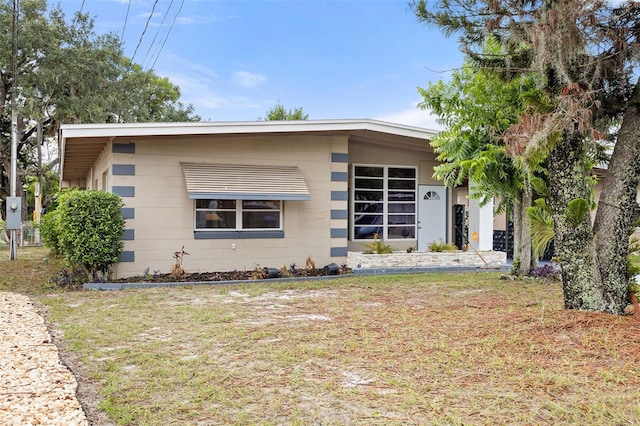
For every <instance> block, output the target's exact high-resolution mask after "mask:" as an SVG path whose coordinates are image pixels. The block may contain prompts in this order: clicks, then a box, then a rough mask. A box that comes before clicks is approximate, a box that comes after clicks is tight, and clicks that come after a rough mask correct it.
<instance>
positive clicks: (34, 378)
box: [0, 292, 89, 426]
mask: <svg viewBox="0 0 640 426" xmlns="http://www.w3.org/2000/svg"><path fill="white" fill-rule="evenodd" d="M77 387H78V384H77V382H76V379H75V377H74V375H73V374H72V373H71V371H69V369H68V368H67V367H65V366H64V365H63V364H62V363H61V362H60V358H59V356H58V348H57V347H56V346H55V345H54V344H53V343H52V340H51V336H50V334H49V332H48V330H47V327H46V325H45V323H44V319H43V318H42V316H40V314H39V313H38V310H37V309H36V308H35V306H34V305H33V303H31V301H30V300H29V298H28V297H26V296H23V295H20V294H16V293H6V292H0V425H16V426H18V425H19V426H28V425H65V426H66V425H69V426H72V425H88V424H89V422H88V420H87V417H86V415H85V413H84V411H83V409H82V407H81V406H80V403H79V402H78V400H77V398H76V389H77Z"/></svg>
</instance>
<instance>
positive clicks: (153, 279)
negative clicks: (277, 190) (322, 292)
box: [112, 264, 351, 283]
mask: <svg viewBox="0 0 640 426" xmlns="http://www.w3.org/2000/svg"><path fill="white" fill-rule="evenodd" d="M349 273H351V269H350V268H348V267H347V266H338V265H335V264H331V265H327V266H325V267H324V268H300V269H293V270H292V269H287V270H280V269H275V268H256V269H254V270H251V271H228V272H197V273H184V274H144V275H138V276H134V277H128V278H119V279H117V280H113V281H112V282H114V283H146V282H148V283H172V282H204V281H242V280H263V279H269V278H304V277H319V276H327V275H343V274H349Z"/></svg>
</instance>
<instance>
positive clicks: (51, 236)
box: [40, 210, 62, 256]
mask: <svg viewBox="0 0 640 426" xmlns="http://www.w3.org/2000/svg"><path fill="white" fill-rule="evenodd" d="M59 236H60V227H59V215H58V211H57V210H54V211H52V212H48V213H47V214H45V215H44V216H42V218H41V219H40V237H41V238H42V244H44V246H45V247H47V248H48V249H49V251H50V252H51V255H52V256H59V255H60V254H61V253H62V251H61V249H60V239H59Z"/></svg>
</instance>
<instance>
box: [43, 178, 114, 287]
mask: <svg viewBox="0 0 640 426" xmlns="http://www.w3.org/2000/svg"><path fill="white" fill-rule="evenodd" d="M122 206H123V202H122V199H121V198H120V196H118V195H116V194H110V193H107V192H102V191H93V190H82V191H79V190H72V191H68V192H64V193H63V194H62V195H61V196H60V200H59V205H58V210H57V212H58V215H59V216H58V220H57V221H58V225H57V229H58V231H59V232H58V244H57V246H58V248H59V250H60V252H61V253H62V255H63V256H64V258H65V260H66V261H67V262H68V263H69V264H70V265H74V266H75V265H78V266H82V267H83V268H84V269H85V270H86V271H87V272H88V274H89V276H90V277H91V278H92V279H94V280H97V281H100V280H101V279H102V278H103V277H104V275H105V274H107V273H108V272H109V268H110V267H111V265H113V264H114V263H117V262H118V260H119V257H120V254H121V253H122V249H123V246H124V245H123V242H122V240H121V239H122V234H123V233H124V218H123V217H122V213H121V211H120V209H121V207H122ZM54 228H55V227H54Z"/></svg>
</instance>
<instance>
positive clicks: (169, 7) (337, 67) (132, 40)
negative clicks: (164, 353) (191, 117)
mask: <svg viewBox="0 0 640 426" xmlns="http://www.w3.org/2000/svg"><path fill="white" fill-rule="evenodd" d="M50 2H51V4H54V3H55V1H54V0H50ZM83 3H84V5H83ZM60 4H61V6H62V8H63V10H64V11H65V13H66V14H67V16H68V17H69V18H70V17H71V15H72V14H73V12H75V11H77V10H79V9H80V8H81V7H82V10H83V12H87V13H89V14H90V16H92V17H93V18H94V19H95V30H96V32H97V33H106V32H114V33H115V34H117V35H119V36H120V35H121V34H123V33H124V37H123V40H124V48H125V54H126V55H127V56H128V57H133V58H134V61H135V62H136V63H139V64H141V65H143V66H144V68H145V69H148V68H153V69H154V71H155V72H156V74H158V75H160V76H163V77H168V78H169V79H170V80H171V82H172V83H174V84H176V85H178V86H180V88H181V92H182V97H181V100H182V101H183V102H184V103H191V104H193V105H194V106H195V108H196V112H197V114H199V115H200V116H201V117H202V118H203V120H213V121H237V120H257V119H259V118H261V117H264V116H265V115H266V111H267V110H268V109H269V108H271V107H273V106H274V105H275V104H276V103H277V102H278V101H279V102H280V103H281V104H282V105H284V106H285V107H286V108H294V107H302V108H303V110H304V112H305V113H307V114H309V118H310V119H350V118H352V119H355V118H372V119H379V120H385V121H392V122H396V123H403V124H409V125H415V126H421V127H426V128H431V129H437V128H439V125H438V124H437V123H436V122H435V119H434V118H433V117H431V116H430V115H429V114H428V113H427V112H424V111H421V110H418V109H417V108H416V104H417V103H418V102H419V101H420V97H419V95H418V93H417V90H416V88H417V87H418V86H421V87H425V86H427V85H428V83H429V82H436V81H437V80H439V79H448V76H449V74H448V73H447V72H446V71H447V70H451V69H452V68H455V67H458V66H460V64H461V63H462V55H461V54H460V53H459V52H458V47H457V43H456V40H455V39H447V38H445V37H444V36H442V35H441V34H440V33H439V31H438V30H436V29H432V28H429V27H426V26H425V25H423V24H420V23H418V22H417V21H416V19H415V17H414V15H413V14H412V12H411V11H410V10H409V8H408V0H369V1H365V0H295V1H294V0H292V1H285V0H252V1H248V0H247V1H245V0H232V1H226V0H184V1H182V0H173V1H171V0H157V1H156V0H131V1H130V2H129V0H85V1H84V2H83V1H82V0H62V1H60ZM154 4H155V9H154ZM127 9H128V17H127ZM152 10H153V14H152ZM125 20H126V25H125ZM145 26H146V31H145ZM143 32H144V35H143ZM165 40H166V41H165ZM134 53H135V56H134Z"/></svg>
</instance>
